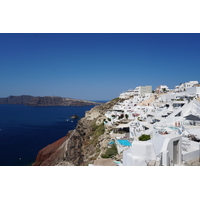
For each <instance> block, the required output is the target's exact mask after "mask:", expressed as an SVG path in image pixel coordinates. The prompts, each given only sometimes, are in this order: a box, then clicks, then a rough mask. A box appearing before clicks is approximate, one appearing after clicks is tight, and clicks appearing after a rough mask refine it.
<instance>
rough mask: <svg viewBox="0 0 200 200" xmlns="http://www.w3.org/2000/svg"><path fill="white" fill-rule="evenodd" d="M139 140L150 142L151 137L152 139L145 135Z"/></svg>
mask: <svg viewBox="0 0 200 200" xmlns="http://www.w3.org/2000/svg"><path fill="white" fill-rule="evenodd" d="M138 139H139V141H147V140H150V139H151V137H150V135H145V134H143V135H141V136H140V137H139V138H138Z"/></svg>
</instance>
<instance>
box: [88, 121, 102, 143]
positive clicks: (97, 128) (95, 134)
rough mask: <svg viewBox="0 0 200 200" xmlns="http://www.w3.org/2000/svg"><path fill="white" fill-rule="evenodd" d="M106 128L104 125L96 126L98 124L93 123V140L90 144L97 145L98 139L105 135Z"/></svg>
mask: <svg viewBox="0 0 200 200" xmlns="http://www.w3.org/2000/svg"><path fill="white" fill-rule="evenodd" d="M104 131H105V128H104V123H102V124H100V125H96V122H93V123H92V133H91V134H90V136H92V140H91V141H90V144H94V145H96V144H97V141H98V138H99V136H100V135H102V134H104Z"/></svg>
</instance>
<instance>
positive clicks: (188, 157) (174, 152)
mask: <svg viewBox="0 0 200 200" xmlns="http://www.w3.org/2000/svg"><path fill="white" fill-rule="evenodd" d="M199 97H200V86H199V84H198V81H190V82H187V83H183V84H180V86H175V89H173V90H172V89H169V88H168V87H167V86H164V85H161V86H159V87H157V88H156V91H155V92H154V93H152V87H151V86H139V87H136V88H135V89H134V90H128V91H127V92H123V93H122V94H120V96H119V98H121V99H123V100H122V101H121V103H117V104H116V105H114V106H113V108H112V109H111V110H108V111H107V112H106V114H105V116H106V121H105V122H104V123H105V125H106V126H108V127H109V126H110V127H112V128H113V129H112V131H111V133H110V134H111V136H112V137H111V138H113V141H111V142H115V144H116V146H117V150H118V153H119V154H122V155H123V158H122V160H121V163H119V165H122V166H149V165H161V166H173V165H183V164H184V163H187V162H189V161H192V160H195V159H197V158H199V155H200V142H199V141H200V101H199V100H198V98H199ZM145 137H146V138H148V139H144V141H142V140H143V139H142V138H145Z"/></svg>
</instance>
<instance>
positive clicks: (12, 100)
mask: <svg viewBox="0 0 200 200" xmlns="http://www.w3.org/2000/svg"><path fill="white" fill-rule="evenodd" d="M0 104H21V105H26V106H88V105H98V104H100V103H97V102H92V101H85V100H78V99H70V98H63V97H55V96H46V97H33V96H29V95H22V96H9V97H7V98H0Z"/></svg>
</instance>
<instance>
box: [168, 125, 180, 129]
mask: <svg viewBox="0 0 200 200" xmlns="http://www.w3.org/2000/svg"><path fill="white" fill-rule="evenodd" d="M169 128H171V129H178V128H177V127H173V126H171V127H169Z"/></svg>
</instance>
